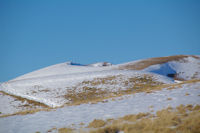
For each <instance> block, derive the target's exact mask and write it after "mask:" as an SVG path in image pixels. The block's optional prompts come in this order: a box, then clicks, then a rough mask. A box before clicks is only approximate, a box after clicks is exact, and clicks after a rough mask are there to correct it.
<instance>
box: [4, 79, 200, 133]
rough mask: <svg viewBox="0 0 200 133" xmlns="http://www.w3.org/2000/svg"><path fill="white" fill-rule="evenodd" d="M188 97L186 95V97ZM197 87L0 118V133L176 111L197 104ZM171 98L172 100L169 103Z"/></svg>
mask: <svg viewBox="0 0 200 133" xmlns="http://www.w3.org/2000/svg"><path fill="white" fill-rule="evenodd" d="M186 94H189V95H186ZM199 94H200V83H192V84H184V85H182V87H180V88H177V89H172V90H167V89H164V90H162V91H157V92H154V93H149V94H147V93H136V94H134V95H127V96H123V99H122V98H121V97H120V98H116V99H115V101H112V100H108V102H104V103H97V104H81V105H79V106H69V107H64V108H58V109H56V110H55V111H50V112H38V113H36V114H30V115H25V116H11V117H6V118H0V132H2V133H4V132H5V133H21V132H26V133H34V132H36V131H40V132H47V130H49V129H51V128H53V127H57V128H61V127H70V126H72V124H75V127H77V128H78V127H79V126H80V125H79V124H80V123H82V122H83V123H85V124H86V125H85V126H87V124H88V123H90V122H91V121H93V120H94V119H108V118H118V117H122V116H124V115H128V114H137V113H139V112H150V111H151V110H152V108H149V107H150V106H151V107H153V110H154V111H158V110H161V109H163V108H166V107H168V106H171V107H176V106H179V105H180V104H184V105H187V104H193V105H196V104H200V102H199V101H200V96H199ZM168 98H171V100H168Z"/></svg>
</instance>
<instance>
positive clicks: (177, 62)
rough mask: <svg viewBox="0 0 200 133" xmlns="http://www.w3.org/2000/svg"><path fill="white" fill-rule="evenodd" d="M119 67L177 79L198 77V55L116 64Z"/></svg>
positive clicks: (199, 58)
mask: <svg viewBox="0 0 200 133" xmlns="http://www.w3.org/2000/svg"><path fill="white" fill-rule="evenodd" d="M118 66H119V69H128V70H142V71H147V72H152V73H157V74H160V75H164V76H169V77H173V78H175V79H178V80H190V79H200V57H199V56H189V55H178V56H168V57H159V58H150V59H146V60H138V61H134V62H129V63H124V64H120V65H118Z"/></svg>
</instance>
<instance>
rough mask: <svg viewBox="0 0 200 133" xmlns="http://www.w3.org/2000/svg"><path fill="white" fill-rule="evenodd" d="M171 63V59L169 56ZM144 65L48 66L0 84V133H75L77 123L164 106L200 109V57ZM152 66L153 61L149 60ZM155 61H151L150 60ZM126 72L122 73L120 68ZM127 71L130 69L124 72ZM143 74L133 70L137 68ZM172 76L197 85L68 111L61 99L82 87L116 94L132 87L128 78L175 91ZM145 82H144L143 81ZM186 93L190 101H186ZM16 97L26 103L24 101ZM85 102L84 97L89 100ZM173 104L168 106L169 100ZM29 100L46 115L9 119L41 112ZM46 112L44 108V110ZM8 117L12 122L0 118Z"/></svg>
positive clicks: (182, 86)
mask: <svg viewBox="0 0 200 133" xmlns="http://www.w3.org/2000/svg"><path fill="white" fill-rule="evenodd" d="M173 58H174V56H173ZM162 59H165V58H161V59H160V60H159V61H158V62H161V63H152V64H151V59H147V60H148V62H147V63H149V62H150V65H147V64H144V63H146V61H145V60H138V61H134V62H128V63H124V64H119V65H112V64H111V63H107V62H100V63H95V64H90V65H81V64H77V63H72V62H66V63H61V64H56V65H53V66H49V67H46V68H43V69H40V70H37V71H34V72H31V73H28V74H25V75H22V76H19V77H17V78H15V79H12V80H10V81H7V82H4V83H1V84H0V133H35V132H36V131H39V132H41V133H43V132H47V131H48V130H49V129H51V128H54V127H56V128H62V127H73V128H78V127H79V126H80V123H84V124H85V126H87V124H88V123H90V122H91V121H93V120H94V119H107V118H118V117H122V116H124V115H128V114H137V113H139V112H149V111H150V110H151V109H150V108H149V106H153V107H154V108H153V110H154V111H157V110H161V109H163V108H166V107H168V106H172V107H176V106H178V105H180V104H184V105H187V104H193V105H196V104H200V81H199V80H200V57H199V56H183V58H180V59H176V60H169V61H162ZM152 61H153V60H152ZM154 61H155V60H154ZM124 66H125V67H124ZM126 66H131V67H132V66H134V67H133V68H131V67H126ZM141 66H145V67H142V69H135V67H136V68H137V67H141ZM169 74H174V75H176V78H177V79H178V80H179V79H180V80H181V79H182V80H186V81H187V80H191V81H193V79H196V81H195V82H185V81H178V82H182V83H183V84H180V85H178V87H176V88H175V89H172V90H168V89H167V88H163V89H162V90H159V91H153V93H144V92H140V93H139V92H138V93H134V94H129V95H127V94H126V95H125V94H123V96H120V97H116V98H114V99H115V100H114V101H113V100H112V99H113V98H112V99H111V98H110V99H107V100H105V101H104V102H97V103H95V104H94V103H87V104H80V105H72V106H68V105H67V104H66V103H68V102H70V100H69V99H67V98H66V97H65V95H66V94H68V91H69V90H70V89H72V88H73V89H75V91H74V92H73V93H75V94H77V93H79V92H81V91H84V90H82V88H83V87H84V86H87V87H90V89H91V88H93V87H95V88H98V89H101V90H108V92H109V91H111V92H119V90H126V89H128V88H130V87H133V86H134V82H132V83H127V82H125V81H128V79H129V78H134V77H137V78H142V77H145V76H147V75H148V76H150V77H151V78H152V80H153V81H155V82H159V83H162V84H168V85H174V84H175V80H174V79H175V78H173V77H169ZM112 76H114V77H115V78H114V79H112V81H109V82H107V81H106V82H105V83H104V84H103V83H101V82H100V83H99V84H91V83H90V82H89V84H83V82H85V83H87V82H88V81H94V80H98V79H99V78H108V77H112ZM145 82H148V81H145ZM186 93H188V94H189V95H186ZM17 97H20V98H22V99H23V98H24V99H23V100H22V101H20V100H19V99H17ZM87 98H88V97H87ZM168 98H171V99H172V100H167V99H168ZM27 100H32V101H34V102H38V103H42V104H45V105H47V106H49V107H52V108H54V109H51V110H50V111H46V112H45V111H40V112H37V113H35V114H29V113H28V114H26V115H16V114H15V115H12V114H14V113H16V112H18V111H19V112H20V111H26V110H31V109H43V107H42V106H40V105H39V106H35V105H31V104H30V103H28V102H27ZM44 108H45V107H44ZM7 114H11V116H10V115H9V116H7V117H1V116H3V115H7Z"/></svg>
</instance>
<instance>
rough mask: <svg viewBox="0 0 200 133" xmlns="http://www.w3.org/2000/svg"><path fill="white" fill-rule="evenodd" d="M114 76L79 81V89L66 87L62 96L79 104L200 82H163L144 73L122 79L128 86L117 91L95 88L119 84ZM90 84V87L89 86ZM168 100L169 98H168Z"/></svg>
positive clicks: (70, 103) (197, 80)
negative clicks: (80, 86) (101, 85)
mask: <svg viewBox="0 0 200 133" xmlns="http://www.w3.org/2000/svg"><path fill="white" fill-rule="evenodd" d="M115 78H117V77H116V76H112V77H107V78H98V79H94V80H92V81H84V82H82V83H80V84H81V85H82V88H81V90H82V91H79V92H77V91H76V90H77V88H76V87H73V88H72V89H68V90H67V93H66V94H65V95H64V97H65V98H66V99H67V100H69V101H70V102H69V103H66V104H67V105H79V104H82V103H92V104H93V103H94V104H95V103H97V102H104V101H105V100H106V99H110V98H115V97H120V96H122V95H127V94H134V93H140V92H145V93H152V92H153V91H158V90H162V89H163V88H167V89H177V88H181V86H182V85H184V84H193V83H196V82H200V80H199V79H194V80H188V81H183V82H182V83H176V84H163V83H160V82H157V81H154V80H153V79H152V77H151V76H150V75H144V76H143V77H132V78H129V79H127V80H124V81H120V83H123V84H125V85H127V86H128V84H129V85H131V86H130V87H128V88H126V89H120V88H119V89H118V91H112V90H110V89H101V88H96V87H95V85H100V84H119V82H118V83H117V82H116V81H115ZM89 86H90V87H89ZM168 100H170V99H168Z"/></svg>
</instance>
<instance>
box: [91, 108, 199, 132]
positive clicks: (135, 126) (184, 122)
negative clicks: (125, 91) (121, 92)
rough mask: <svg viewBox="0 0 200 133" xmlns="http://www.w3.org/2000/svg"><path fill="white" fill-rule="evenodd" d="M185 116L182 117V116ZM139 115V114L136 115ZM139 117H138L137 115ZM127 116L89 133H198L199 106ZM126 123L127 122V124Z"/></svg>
mask: <svg viewBox="0 0 200 133" xmlns="http://www.w3.org/2000/svg"><path fill="white" fill-rule="evenodd" d="M185 113H186V114H187V115H184V114H185ZM138 115H139V114H138ZM139 116H140V115H139ZM136 118H137V115H127V116H124V117H122V118H119V119H117V120H113V121H112V123H111V124H107V125H106V126H105V127H103V128H97V129H96V130H91V131H90V133H118V132H119V131H124V133H199V132H200V119H199V118H200V106H199V105H196V106H195V107H194V106H192V105H187V106H183V105H180V106H178V107H177V108H176V109H172V108H171V107H169V108H167V109H163V110H160V111H157V113H156V115H149V114H146V115H142V117H139V119H136ZM126 121H129V122H128V123H127V122H126Z"/></svg>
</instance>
